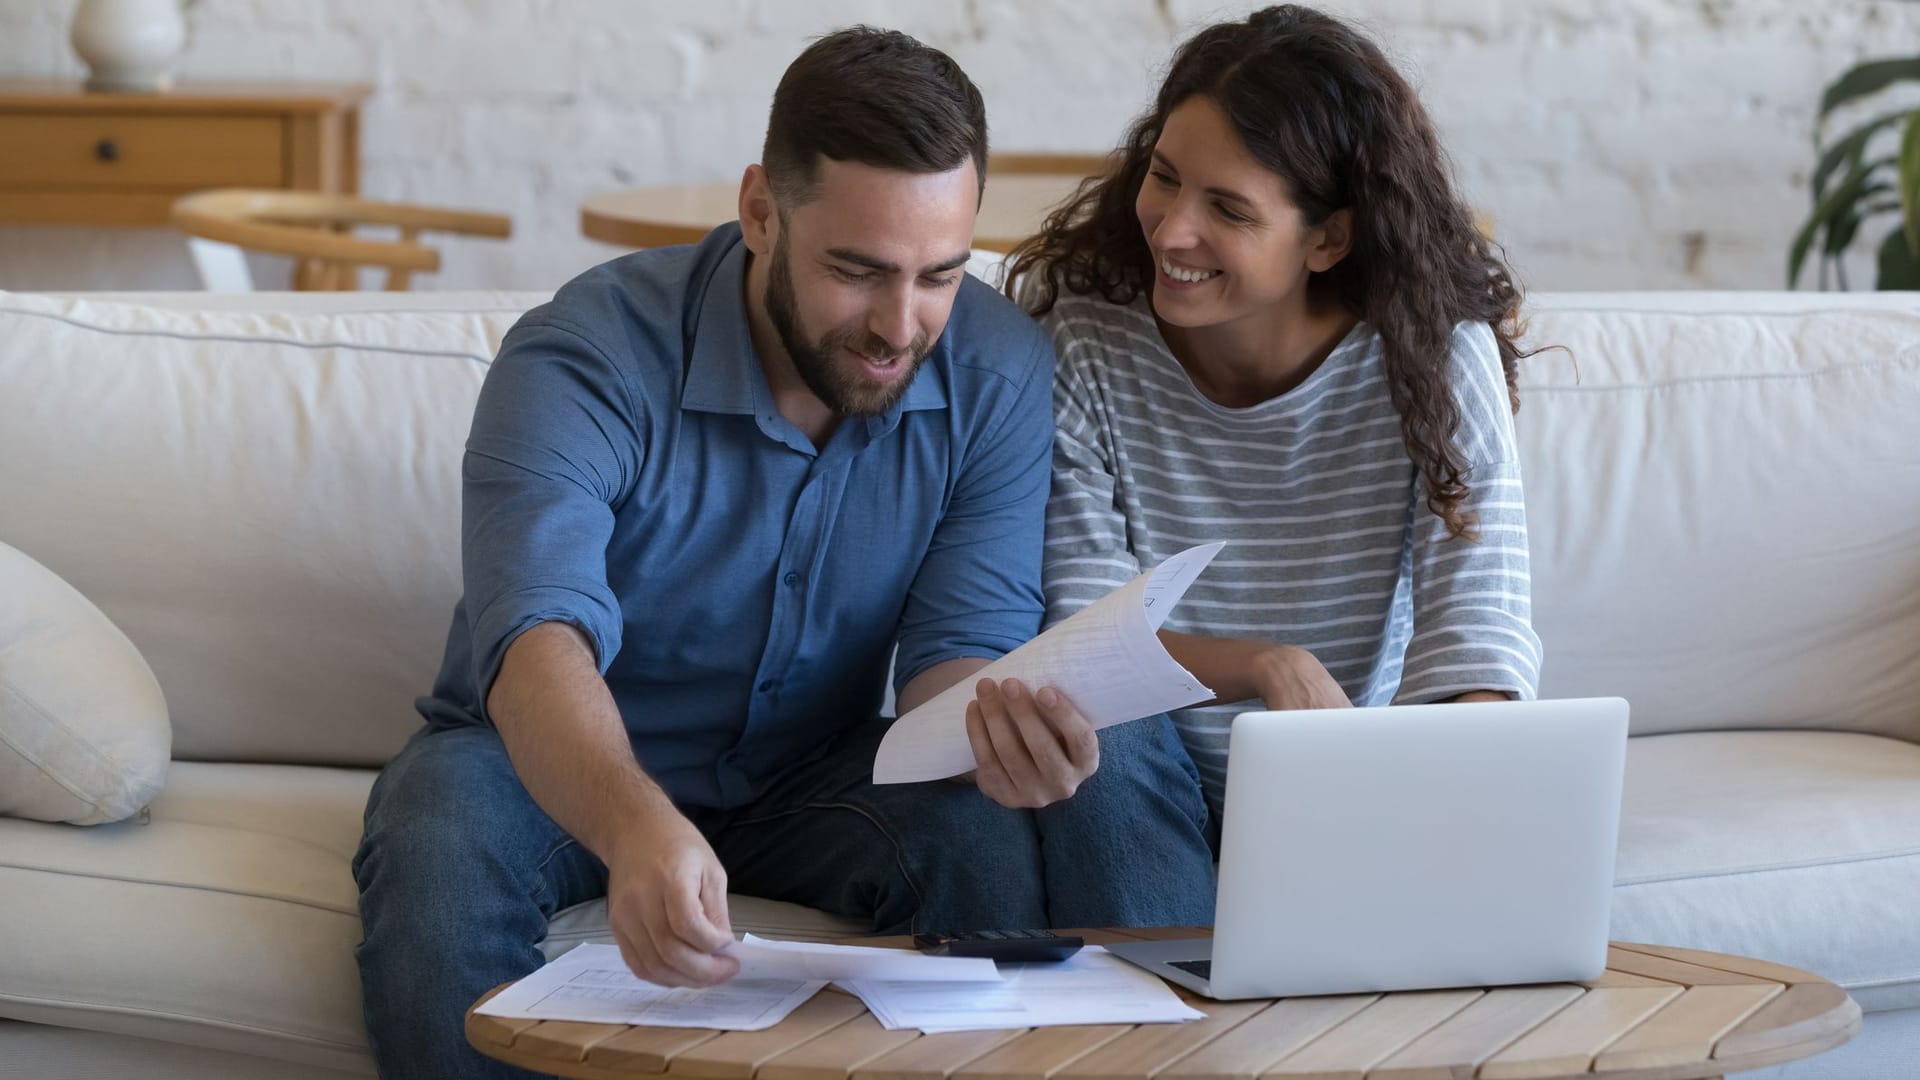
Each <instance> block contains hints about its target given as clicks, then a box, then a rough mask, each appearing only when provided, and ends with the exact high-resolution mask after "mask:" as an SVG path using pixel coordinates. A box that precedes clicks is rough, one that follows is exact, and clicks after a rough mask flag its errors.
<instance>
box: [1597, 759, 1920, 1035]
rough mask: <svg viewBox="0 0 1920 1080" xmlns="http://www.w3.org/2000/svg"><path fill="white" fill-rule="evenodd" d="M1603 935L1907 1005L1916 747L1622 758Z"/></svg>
mask: <svg viewBox="0 0 1920 1080" xmlns="http://www.w3.org/2000/svg"><path fill="white" fill-rule="evenodd" d="M1616 881H1617V885H1616V887H1615V889H1614V894H1613V936H1614V938H1616V939H1618V940H1624V941H1644V942H1651V943H1657V944H1666V945H1683V946H1690V947H1694V948H1702V949H1714V950H1718V951H1721V952H1730V953H1739V954H1743V955H1748V956H1757V957H1761V958H1764V959H1767V960H1774V961H1777V962H1779V963H1783V964H1787V965H1790V966H1793V967H1798V968H1804V969H1806V970H1808V971H1812V972H1816V973H1818V974H1820V975H1824V976H1826V977H1827V978H1830V979H1832V980H1834V981H1835V982H1838V983H1839V984H1840V985H1842V986H1844V987H1846V988H1847V989H1848V990H1850V991H1852V993H1853V995H1854V997H1855V998H1856V999H1858V1000H1859V1002H1860V1005H1861V1007H1862V1008H1864V1009H1867V1010H1884V1009H1897V1008H1911V1007H1914V1006H1920V918H1916V917H1915V914H1914V913H1915V909H1916V904H1917V903H1920V746H1915V745H1913V744H1911V743H1905V742H1898V741H1895V740H1892V739H1886V738H1880V737H1876V736H1871V735H1856V734H1845V733H1838V732H1761V731H1726V732H1702V733H1693V734H1683V735H1661V736H1655V737H1650V738H1638V739H1633V740H1630V741H1629V742H1628V744H1627V783H1626V799H1625V803H1624V806H1623V808H1622V812H1621V823H1620V856H1619V862H1618V865H1617V869H1616Z"/></svg>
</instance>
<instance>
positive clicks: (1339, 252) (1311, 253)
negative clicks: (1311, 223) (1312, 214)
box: [1307, 209, 1353, 274]
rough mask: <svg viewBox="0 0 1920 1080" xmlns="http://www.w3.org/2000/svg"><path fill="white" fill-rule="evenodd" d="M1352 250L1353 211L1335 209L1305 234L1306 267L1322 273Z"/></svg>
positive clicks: (1337, 263)
mask: <svg viewBox="0 0 1920 1080" xmlns="http://www.w3.org/2000/svg"><path fill="white" fill-rule="evenodd" d="M1352 250H1353V211H1352V210H1344V209H1343V210H1335V211H1334V212H1333V213H1331V214H1329V215H1327V220H1325V221H1323V222H1321V223H1320V224H1319V225H1317V226H1315V227H1314V228H1313V230H1312V231H1311V232H1309V233H1308V234H1307V269H1309V270H1311V271H1313V272H1314V273H1316V274H1318V273H1324V272H1325V271H1328V270H1331V269H1333V268H1334V267H1335V266H1338V265H1339V264H1340V260H1341V259H1344V258H1346V257H1347V252H1349V251H1352Z"/></svg>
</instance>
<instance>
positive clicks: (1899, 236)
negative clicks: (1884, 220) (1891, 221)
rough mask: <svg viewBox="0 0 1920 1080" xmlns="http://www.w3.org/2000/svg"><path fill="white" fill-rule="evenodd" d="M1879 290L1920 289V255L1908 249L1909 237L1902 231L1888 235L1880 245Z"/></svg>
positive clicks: (1877, 283)
mask: <svg viewBox="0 0 1920 1080" xmlns="http://www.w3.org/2000/svg"><path fill="white" fill-rule="evenodd" d="M1874 287H1875V288H1878V289H1920V255H1915V254H1914V253H1913V249H1912V248H1909V247H1907V235H1906V233H1905V232H1903V231H1901V230H1900V229H1895V230H1893V231H1892V232H1890V233H1888V234H1887V239H1886V240H1885V241H1884V242H1883V243H1882V244H1881V245H1880V279H1879V280H1878V281H1877V282H1875V283H1874Z"/></svg>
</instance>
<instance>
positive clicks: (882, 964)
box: [728, 934, 1001, 983]
mask: <svg viewBox="0 0 1920 1080" xmlns="http://www.w3.org/2000/svg"><path fill="white" fill-rule="evenodd" d="M728 951H729V953H730V954H731V955H732V956H733V957H734V959H736V960H739V961H740V974H739V975H737V976H735V978H737V979H746V978H755V979H800V980H815V979H825V980H829V981H831V980H834V979H918V980H937V981H944V982H954V983H959V982H973V983H979V982H999V981H1000V979H1001V975H1000V969H999V968H997V967H995V966H994V963H993V961H991V960H982V959H979V958H977V957H961V956H922V955H921V954H919V953H917V952H910V951H908V950H906V949H876V948H872V947H870V946H866V945H819V944H815V943H813V942H809V941H767V940H765V939H764V938H757V937H754V936H753V935H752V934H747V935H745V936H744V937H743V938H741V940H740V941H738V942H736V943H735V944H734V946H733V948H732V949H730V950H728Z"/></svg>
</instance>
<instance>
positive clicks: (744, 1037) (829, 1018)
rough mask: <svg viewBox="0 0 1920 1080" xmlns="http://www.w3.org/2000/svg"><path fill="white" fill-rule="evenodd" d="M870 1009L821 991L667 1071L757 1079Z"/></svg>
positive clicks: (693, 1052) (683, 1057)
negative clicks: (778, 1060) (767, 1066)
mask: <svg viewBox="0 0 1920 1080" xmlns="http://www.w3.org/2000/svg"><path fill="white" fill-rule="evenodd" d="M866 1011H867V1007H866V1006H865V1005H863V1004H861V1003H860V999H859V998H856V997H850V996H848V995H846V994H836V993H819V994H815V995H813V996H812V997H810V998H808V999H807V1001H806V1003H805V1004H803V1005H801V1006H800V1007H799V1008H798V1009H795V1010H794V1011H793V1014H792V1015H790V1016H788V1017H787V1018H786V1019H785V1020H783V1021H781V1022H780V1023H778V1024H776V1025H774V1026H773V1027H770V1028H766V1029H765V1030H762V1031H729V1032H727V1033H725V1034H723V1035H721V1036H719V1037H718V1038H714V1039H709V1040H707V1041H706V1042H703V1043H700V1044H699V1045H697V1046H694V1047H692V1048H690V1049H688V1050H687V1051H686V1052H684V1053H682V1054H680V1055H679V1056H677V1057H675V1058H674V1059H673V1061H672V1063H671V1064H669V1065H668V1066H667V1071H668V1072H669V1073H672V1074H674V1075H676V1076H707V1077H718V1078H720V1080H753V1075H754V1071H755V1070H757V1069H758V1068H759V1067H760V1066H761V1065H762V1064H764V1063H765V1062H767V1061H769V1060H771V1059H773V1058H775V1057H778V1056H779V1055H781V1054H783V1053H785V1052H786V1051H788V1050H791V1049H793V1048H794V1047H796V1046H799V1045H801V1044H802V1043H806V1042H809V1041H811V1040H813V1039H816V1038H831V1037H832V1033H833V1030H834V1029H835V1028H838V1027H839V1026H840V1025H842V1024H844V1023H846V1022H847V1021H849V1020H851V1019H853V1018H854V1017H856V1016H859V1015H860V1014H862V1013H864V1012H866Z"/></svg>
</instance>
